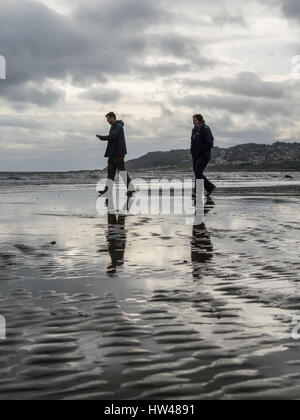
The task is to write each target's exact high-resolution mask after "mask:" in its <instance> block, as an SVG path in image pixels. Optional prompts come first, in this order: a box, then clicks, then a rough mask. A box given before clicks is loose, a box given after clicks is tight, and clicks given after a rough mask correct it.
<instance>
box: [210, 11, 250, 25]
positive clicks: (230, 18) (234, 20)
mask: <svg viewBox="0 0 300 420" xmlns="http://www.w3.org/2000/svg"><path fill="white" fill-rule="evenodd" d="M213 23H215V24H216V25H218V26H225V25H231V26H232V25H238V26H246V20H245V18H244V16H243V15H242V14H236V15H234V14H231V13H229V12H228V11H227V10H225V9H224V10H222V11H221V12H219V13H218V14H216V15H215V16H214V17H213Z"/></svg>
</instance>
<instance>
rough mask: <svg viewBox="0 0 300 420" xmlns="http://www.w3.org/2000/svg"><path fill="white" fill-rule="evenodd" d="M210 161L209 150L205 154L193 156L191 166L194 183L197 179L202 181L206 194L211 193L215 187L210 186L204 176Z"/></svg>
mask: <svg viewBox="0 0 300 420" xmlns="http://www.w3.org/2000/svg"><path fill="white" fill-rule="evenodd" d="M210 159H211V150H210V151H209V152H206V153H205V154H203V155H193V166H194V172H195V176H196V181H197V180H198V179H204V188H205V190H206V191H207V192H211V191H212V190H213V189H214V188H215V186H214V184H212V183H211V182H210V181H209V180H208V179H207V178H206V176H205V175H204V171H205V168H206V167H207V165H208V164H209V162H210Z"/></svg>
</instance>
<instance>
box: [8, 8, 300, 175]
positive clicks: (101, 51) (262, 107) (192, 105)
mask: <svg viewBox="0 0 300 420" xmlns="http://www.w3.org/2000/svg"><path fill="white" fill-rule="evenodd" d="M299 35H300V2H299V0H265V1H263V2H261V1H256V0H248V1H247V2H241V1H240V0H222V1H221V0H214V1H211V0H186V1H184V2H183V1H182V0H160V1H157V0H111V1H107V0H35V1H33V0H1V13H0V55H2V56H4V57H5V59H6V63H7V79H6V80H0V91H1V96H0V126H1V137H0V147H1V154H0V171H9V170H16V171H22V170H37V171H39V170H50V171H55V170H76V169H96V168H103V167H104V166H105V159H104V158H103V155H104V151H105V144H104V143H100V142H99V141H98V140H97V139H96V138H95V134H106V133H107V131H108V126H107V123H106V120H105V118H104V115H105V114H106V113H107V112H108V111H116V112H117V114H118V117H119V118H121V119H123V120H124V121H125V123H126V134H127V143H128V149H129V155H128V159H130V158H134V157H137V156H140V155H142V154H144V153H146V152H148V151H156V150H171V149H185V148H188V147H189V143H190V130H191V118H192V115H193V114H194V113H196V112H197V113H198V112H201V113H203V115H204V116H205V119H206V121H207V123H208V124H209V125H210V126H211V128H212V129H213V131H214V133H215V137H216V144H217V145H218V146H220V147H228V146H232V145H235V144H241V143H249V142H256V143H272V142H273V141H275V140H287V141H292V140H293V141H299V140H300V120H299V109H300V108H299V104H300V95H299V88H300V76H299V78H297V77H296V75H297V72H298V70H299V75H300V66H298V67H297V65H296V64H295V63H296V61H295V63H294V64H292V60H293V57H295V56H297V55H300V38H299ZM294 60H297V59H294ZM0 74H1V73H0Z"/></svg>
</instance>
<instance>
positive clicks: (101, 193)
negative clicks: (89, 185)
mask: <svg viewBox="0 0 300 420" xmlns="http://www.w3.org/2000/svg"><path fill="white" fill-rule="evenodd" d="M107 192H108V187H105V189H104V190H103V191H98V193H99V197H102V196H103V195H105V194H106V193H107Z"/></svg>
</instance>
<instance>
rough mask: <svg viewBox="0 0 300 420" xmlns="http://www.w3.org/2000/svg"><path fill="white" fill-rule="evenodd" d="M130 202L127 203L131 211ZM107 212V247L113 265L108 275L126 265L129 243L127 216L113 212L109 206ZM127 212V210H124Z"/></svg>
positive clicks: (108, 270) (110, 266)
mask: <svg viewBox="0 0 300 420" xmlns="http://www.w3.org/2000/svg"><path fill="white" fill-rule="evenodd" d="M129 203H130V200H128V201H127V208H126V210H128V209H129ZM107 206H108V212H107V225H108V228H107V233H106V239H107V247H108V252H109V255H110V258H111V264H110V265H109V266H108V267H107V272H108V273H115V272H116V271H117V267H121V266H122V265H124V256H125V250H126V243H127V232H126V229H125V223H126V215H125V214H122V213H121V214H117V212H116V211H115V210H112V208H111V206H110V205H108V202H107ZM124 210H125V209H124Z"/></svg>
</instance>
